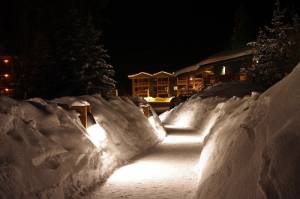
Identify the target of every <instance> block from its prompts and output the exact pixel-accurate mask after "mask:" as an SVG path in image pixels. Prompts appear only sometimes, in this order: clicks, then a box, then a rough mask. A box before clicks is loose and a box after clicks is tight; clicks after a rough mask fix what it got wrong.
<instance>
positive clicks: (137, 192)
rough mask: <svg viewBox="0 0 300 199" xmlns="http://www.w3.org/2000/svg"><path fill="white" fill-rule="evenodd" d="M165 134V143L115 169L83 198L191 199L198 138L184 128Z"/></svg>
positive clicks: (195, 184) (197, 158)
mask: <svg viewBox="0 0 300 199" xmlns="http://www.w3.org/2000/svg"><path fill="white" fill-rule="evenodd" d="M168 131H169V135H168V136H167V137H166V138H165V140H164V142H162V143H160V144H159V145H157V146H156V147H155V148H153V149H152V150H151V151H149V152H148V153H147V154H145V155H144V156H142V157H140V158H138V159H137V160H136V161H134V162H132V163H130V164H128V165H125V166H123V167H121V168H120V169H118V170H116V171H115V172H114V173H113V174H112V175H111V176H110V178H108V180H107V181H106V182H105V183H104V184H103V185H102V186H100V187H99V188H97V189H96V190H95V191H94V192H93V193H91V194H90V195H88V196H87V197H86V198H89V199H104V198H105V199H108V198H109V199H119V198H133V199H140V198H143V199H151V198H160V199H168V198H170V199H175V198H183V199H189V198H193V197H194V194H195V191H196V189H197V187H196V186H197V176H198V175H197V173H196V172H197V170H196V169H195V166H196V164H197V162H198V160H199V156H200V152H201V141H202V139H201V136H200V135H198V134H196V133H195V132H194V131H191V130H187V129H177V130H176V129H169V130H168Z"/></svg>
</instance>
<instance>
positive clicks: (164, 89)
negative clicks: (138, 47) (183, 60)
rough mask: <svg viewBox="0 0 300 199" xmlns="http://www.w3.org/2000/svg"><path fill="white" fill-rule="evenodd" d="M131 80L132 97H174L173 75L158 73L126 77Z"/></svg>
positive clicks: (141, 73)
mask: <svg viewBox="0 0 300 199" xmlns="http://www.w3.org/2000/svg"><path fill="white" fill-rule="evenodd" d="M128 78H129V79H131V80H132V96H140V97H150V96H151V97H171V96H174V94H175V93H174V85H175V75H174V73H173V74H172V73H168V72H165V71H160V72H158V73H154V74H150V73H146V72H140V73H137V74H133V75H128Z"/></svg>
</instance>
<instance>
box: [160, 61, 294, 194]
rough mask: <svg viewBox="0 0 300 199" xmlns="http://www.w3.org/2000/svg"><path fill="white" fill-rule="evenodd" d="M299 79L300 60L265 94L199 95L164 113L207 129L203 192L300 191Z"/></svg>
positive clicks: (201, 166) (201, 172)
mask: <svg viewBox="0 0 300 199" xmlns="http://www.w3.org/2000/svg"><path fill="white" fill-rule="evenodd" d="M299 85H300V64H298V66H296V67H295V69H294V71H293V72H292V73H291V74H290V75H288V76H287V77H286V78H285V79H283V80H282V81H280V82H279V83H277V84H276V85H275V86H273V87H272V88H270V89H269V90H268V91H266V92H265V93H263V94H262V95H260V96H259V95H258V94H256V93H252V95H251V96H246V97H244V98H237V97H232V98H230V99H227V100H226V99H220V98H206V99H201V98H197V97H194V98H193V99H190V100H189V101H188V102H186V103H185V104H181V105H180V106H178V107H176V108H175V109H173V110H172V111H170V112H169V113H165V115H164V116H162V117H163V118H164V123H168V124H170V125H172V124H176V122H177V121H181V120H182V121H183V123H184V124H186V126H187V127H193V128H196V129H197V130H198V131H199V133H201V134H202V135H203V150H202V152H201V155H200V160H199V163H198V164H197V165H196V167H195V169H196V171H198V172H199V182H198V183H199V189H198V193H197V198H199V199H218V198H222V199H241V198H249V199H252V198H253V199H254V198H258V199H277V198H278V199H279V198H282V199H292V198H293V199H295V198H299V197H300V87H299ZM185 115H187V117H186V116H185ZM189 117H193V119H192V121H190V120H191V119H186V120H184V119H183V118H189Z"/></svg>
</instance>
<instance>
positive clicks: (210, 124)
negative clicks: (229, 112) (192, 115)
mask: <svg viewBox="0 0 300 199" xmlns="http://www.w3.org/2000/svg"><path fill="white" fill-rule="evenodd" d="M219 115H220V112H215V113H213V115H212V116H211V117H210V118H209V120H208V122H207V124H206V126H205V128H204V131H203V132H202V138H203V139H204V138H205V137H206V136H207V135H208V134H209V133H210V130H211V128H212V127H213V126H214V125H215V123H216V121H217V119H218V117H219Z"/></svg>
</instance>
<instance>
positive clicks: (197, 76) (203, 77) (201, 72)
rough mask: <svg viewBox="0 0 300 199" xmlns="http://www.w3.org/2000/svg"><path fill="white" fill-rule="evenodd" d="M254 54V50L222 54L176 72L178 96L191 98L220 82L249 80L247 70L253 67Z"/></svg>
mask: <svg viewBox="0 0 300 199" xmlns="http://www.w3.org/2000/svg"><path fill="white" fill-rule="evenodd" d="M254 53H255V50H254V49H253V48H244V49H240V50H233V51H226V52H221V53H218V54H215V55H213V56H210V57H208V58H206V59H204V60H202V61H200V62H199V63H198V64H195V65H193V66H189V67H185V68H183V69H181V70H178V71H176V72H175V75H176V77H177V96H180V95H188V96H190V95H192V94H193V93H196V92H198V91H200V90H202V89H203V88H205V87H206V86H212V85H215V84H217V83H219V82H229V81H244V80H247V75H246V71H245V68H248V67H250V66H252V59H253V56H254Z"/></svg>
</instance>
